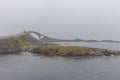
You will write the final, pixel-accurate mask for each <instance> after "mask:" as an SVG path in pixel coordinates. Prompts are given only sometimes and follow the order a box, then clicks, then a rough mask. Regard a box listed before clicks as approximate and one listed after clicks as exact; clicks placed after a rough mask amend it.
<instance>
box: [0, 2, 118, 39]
mask: <svg viewBox="0 0 120 80" xmlns="http://www.w3.org/2000/svg"><path fill="white" fill-rule="evenodd" d="M23 30H34V31H38V32H40V33H43V34H45V35H48V36H51V37H54V38H66V39H72V38H83V39H99V40H102V39H113V40H120V37H119V35H120V0H0V35H1V36H3V35H8V34H14V33H18V32H21V31H23Z"/></svg>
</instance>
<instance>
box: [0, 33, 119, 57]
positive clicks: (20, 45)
mask: <svg viewBox="0 0 120 80" xmlns="http://www.w3.org/2000/svg"><path fill="white" fill-rule="evenodd" d="M32 33H34V34H36V35H38V37H39V39H36V38H35V37H33V36H32V35H31V34H32ZM47 39H48V41H47ZM52 40H53V41H55V42H56V41H60V40H58V39H53V38H50V37H47V36H45V35H43V34H40V33H38V32H35V31H24V32H22V33H19V34H15V35H10V36H6V37H0V53H1V54H5V53H19V52H21V51H29V52H32V53H37V54H44V55H50V56H51V55H52V56H103V55H105V56H110V55H120V51H115V50H107V49H99V48H91V47H83V46H79V47H78V46H59V45H50V44H47V42H49V41H52ZM62 41H63V42H64V41H65V40H62ZM66 41H68V40H66ZM69 41H70V40H69ZM77 41H79V39H77ZM88 41H91V42H94V41H96V40H88ZM105 41H106V40H105Z"/></svg>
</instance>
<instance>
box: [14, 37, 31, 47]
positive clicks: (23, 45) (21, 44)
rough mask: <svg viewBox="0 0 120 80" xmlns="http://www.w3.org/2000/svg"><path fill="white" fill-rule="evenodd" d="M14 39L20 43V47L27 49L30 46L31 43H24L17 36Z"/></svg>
mask: <svg viewBox="0 0 120 80" xmlns="http://www.w3.org/2000/svg"><path fill="white" fill-rule="evenodd" d="M14 39H15V41H16V42H17V43H18V45H19V47H25V46H29V45H30V43H29V42H27V41H23V40H22V39H21V38H20V37H19V36H15V37H14Z"/></svg>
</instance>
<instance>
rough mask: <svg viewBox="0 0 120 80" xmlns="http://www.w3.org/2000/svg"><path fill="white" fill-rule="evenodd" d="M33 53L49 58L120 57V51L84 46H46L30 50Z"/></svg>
mask: <svg viewBox="0 0 120 80" xmlns="http://www.w3.org/2000/svg"><path fill="white" fill-rule="evenodd" d="M30 52H32V53H37V54H43V55H49V56H64V57H65V56H104V55H105V56H111V55H120V51H115V50H107V49H99V48H91V47H82V46H79V47H78V46H58V45H44V46H39V47H35V48H33V49H31V50H30Z"/></svg>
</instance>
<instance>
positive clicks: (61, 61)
mask: <svg viewBox="0 0 120 80" xmlns="http://www.w3.org/2000/svg"><path fill="white" fill-rule="evenodd" d="M119 66H120V56H114V57H71V58H69V57H67V58H66V57H65V58H64V57H63V58H62V57H50V56H49V57H48V56H41V55H34V54H31V53H28V52H23V53H21V54H20V55H11V54H9V55H0V80H119V79H120V76H119V74H120V71H119V70H120V67H119Z"/></svg>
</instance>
